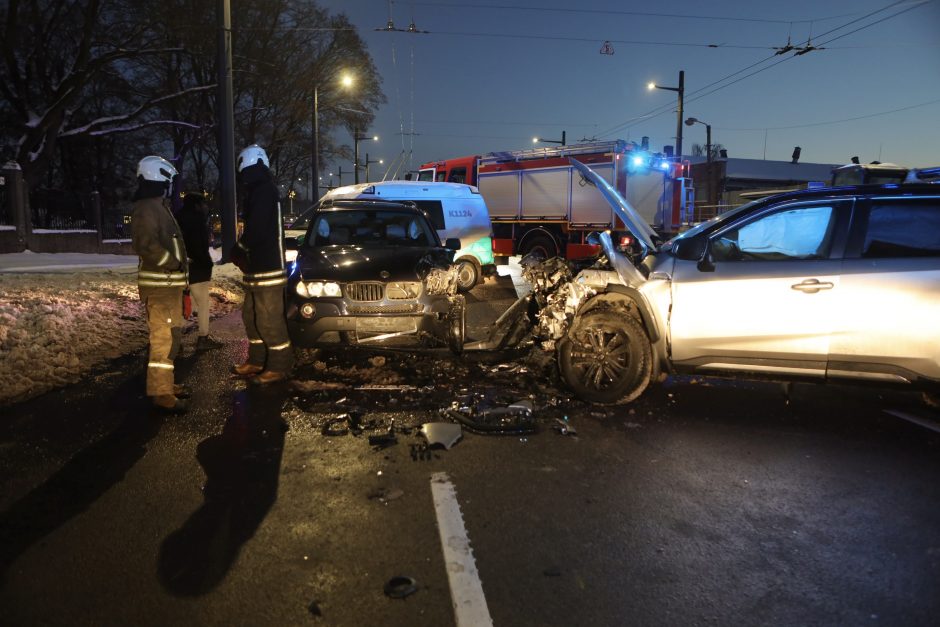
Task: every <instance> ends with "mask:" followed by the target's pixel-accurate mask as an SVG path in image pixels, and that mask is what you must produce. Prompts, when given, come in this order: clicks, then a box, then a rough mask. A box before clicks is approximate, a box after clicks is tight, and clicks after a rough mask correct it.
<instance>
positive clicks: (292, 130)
mask: <svg viewBox="0 0 940 627" xmlns="http://www.w3.org/2000/svg"><path fill="white" fill-rule="evenodd" d="M233 10H234V13H233V16H232V21H233V35H234V37H233V49H234V55H235V63H234V65H235V74H234V79H235V80H234V82H235V114H236V118H235V119H236V142H237V143H241V144H245V143H248V142H251V141H258V142H259V143H262V144H264V145H265V147H266V148H268V150H269V152H270V153H271V156H272V159H273V160H274V161H275V164H276V168H277V169H278V171H283V173H284V176H285V178H286V177H287V176H290V177H293V176H294V175H295V174H296V173H299V172H306V171H307V168H306V165H307V164H309V146H310V138H311V135H310V134H311V132H312V125H311V109H310V107H311V103H312V92H313V86H314V85H315V84H318V83H319V84H320V85H327V84H329V83H330V81H331V78H330V74H331V72H334V71H336V68H350V69H352V70H353V71H354V72H355V73H356V74H357V75H358V76H359V81H358V85H359V86H360V87H359V88H358V89H357V90H356V92H355V95H354V96H353V98H354V99H353V100H352V101H351V105H352V106H350V107H349V108H351V109H355V110H359V111H365V112H366V114H365V115H364V116H362V115H359V114H352V113H348V112H343V111H341V110H329V109H327V110H325V111H324V115H323V116H322V117H321V119H320V124H321V145H322V146H323V150H322V151H321V154H323V155H324V157H325V158H327V159H329V158H331V157H332V156H333V153H334V152H336V151H342V150H343V149H344V147H342V146H334V145H333V144H332V143H331V142H330V141H329V138H330V134H329V132H330V130H331V128H333V127H335V126H337V125H343V126H347V127H350V128H352V127H353V126H354V125H356V123H357V121H356V120H354V119H353V118H352V117H351V116H353V115H359V117H360V118H362V120H359V122H360V123H361V122H362V121H363V120H364V121H367V122H371V118H372V113H371V111H373V110H374V109H375V108H376V107H377V106H378V105H379V104H381V103H382V102H384V96H383V95H382V92H381V89H380V84H381V81H380V79H379V77H378V76H377V73H376V71H375V68H374V66H373V64H372V60H371V58H370V57H369V55H368V52H367V51H366V48H365V44H364V43H363V42H362V40H361V39H360V38H359V36H358V34H356V32H355V29H354V28H353V27H352V26H351V25H350V24H349V21H348V19H347V18H346V17H345V16H344V15H339V16H330V15H329V14H328V13H327V12H326V11H324V10H323V9H321V8H319V7H317V6H316V5H315V4H314V3H313V2H310V1H309V0H240V1H239V2H237V3H233ZM3 20H4V23H3V24H2V29H0V30H2V35H3V39H2V41H0V54H2V59H0V94H2V95H3V99H2V100H0V145H2V146H4V147H6V151H7V152H8V154H7V155H4V157H6V158H14V159H16V160H17V161H18V162H19V163H20V166H21V167H22V169H23V171H24V176H25V178H26V180H27V182H28V183H29V184H30V185H31V186H35V185H36V184H37V183H38V182H39V181H40V180H43V178H44V177H45V180H46V181H47V183H48V184H52V183H54V182H55V183H63V182H65V181H69V182H71V183H72V184H73V185H74V184H75V181H76V180H78V179H83V180H94V181H100V180H102V179H103V178H106V177H117V176H120V177H123V180H133V177H132V176H130V177H127V172H126V170H130V169H131V168H132V167H133V164H136V162H137V160H138V159H139V157H140V156H141V155H142V154H146V152H159V153H160V154H167V156H172V158H173V159H175V160H176V161H177V163H178V164H179V166H180V167H181V169H182V168H184V167H185V168H186V170H187V172H188V173H191V174H192V176H193V178H194V179H195V181H196V184H197V185H200V186H207V187H212V186H213V185H214V177H215V170H216V167H215V166H216V164H217V162H218V148H217V143H216V142H217V132H216V131H217V118H218V115H217V109H218V106H217V102H216V94H215V77H216V75H217V65H216V64H217V59H216V55H215V42H216V35H217V25H216V21H217V20H216V15H215V3H211V2H206V1H205V0H165V1H163V2H161V3H157V4H154V3H147V2H144V1H143V0H9V1H8V3H7V8H6V12H5V13H4V14H3ZM321 93H322V92H321ZM323 140H326V141H323ZM169 151H172V155H169V154H168V152H169ZM275 164H272V165H275ZM115 173H118V174H115Z"/></svg>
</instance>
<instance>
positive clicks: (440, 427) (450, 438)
mask: <svg viewBox="0 0 940 627" xmlns="http://www.w3.org/2000/svg"><path fill="white" fill-rule="evenodd" d="M421 435H423V436H424V437H425V439H427V441H428V446H433V445H435V444H440V445H441V446H443V447H444V448H445V449H447V450H450V448H451V447H452V446H453V445H454V444H456V443H457V440H459V439H460V438H462V437H463V431H462V430H461V428H460V425H455V424H453V423H450V422H426V423H424V424H423V425H421Z"/></svg>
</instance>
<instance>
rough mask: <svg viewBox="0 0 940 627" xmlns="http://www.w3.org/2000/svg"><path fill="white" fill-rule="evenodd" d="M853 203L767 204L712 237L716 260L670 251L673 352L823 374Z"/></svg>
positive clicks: (697, 360) (711, 362)
mask: <svg viewBox="0 0 940 627" xmlns="http://www.w3.org/2000/svg"><path fill="white" fill-rule="evenodd" d="M851 204H852V203H851V201H847V200H830V199H826V200H816V201H813V202H799V203H787V204H782V205H771V206H769V207H767V208H765V209H763V210H760V211H759V212H757V213H754V214H750V215H747V216H742V217H741V218H740V219H738V220H735V221H734V222H732V223H731V224H728V225H727V226H725V227H724V228H722V229H721V230H719V231H718V232H716V233H715V234H713V235H712V236H711V237H710V240H709V253H710V257H711V261H712V264H711V265H712V268H713V269H709V268H707V267H706V268H702V267H700V266H699V264H698V262H695V261H682V260H677V261H676V265H675V272H674V275H673V282H672V290H673V294H672V313H671V317H670V321H669V332H670V340H671V347H672V360H673V362H674V363H675V364H676V365H687V366H694V367H698V368H703V369H716V370H745V371H758V372H781V373H788V374H794V373H799V374H803V375H809V376H818V377H823V376H825V371H826V360H827V356H828V353H829V339H830V333H831V331H832V329H833V325H834V317H833V316H834V314H835V302H836V300H835V299H836V295H837V293H838V290H839V270H840V261H839V257H840V256H841V251H842V247H843V246H844V240H845V230H846V225H847V224H848V218H849V213H850V209H851Z"/></svg>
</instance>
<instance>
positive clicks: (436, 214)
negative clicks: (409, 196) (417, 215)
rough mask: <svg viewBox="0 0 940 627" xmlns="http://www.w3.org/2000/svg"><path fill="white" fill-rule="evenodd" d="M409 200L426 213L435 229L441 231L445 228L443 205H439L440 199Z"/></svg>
mask: <svg viewBox="0 0 940 627" xmlns="http://www.w3.org/2000/svg"><path fill="white" fill-rule="evenodd" d="M411 202H413V203H414V204H415V205H417V206H418V209H420V210H421V211H423V212H425V213H426V214H428V218H429V219H430V220H431V225H432V226H433V227H434V230H435V231H441V230H443V229H444V228H445V225H444V207H443V205H441V201H440V200H413V201H411Z"/></svg>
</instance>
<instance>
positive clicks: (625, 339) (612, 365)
mask: <svg viewBox="0 0 940 627" xmlns="http://www.w3.org/2000/svg"><path fill="white" fill-rule="evenodd" d="M652 365H653V351H652V348H651V347H650V342H649V339H648V338H647V337H646V333H645V332H644V331H643V327H641V326H640V323H639V322H637V321H636V319H635V318H633V317H632V316H630V315H629V314H626V313H623V312H614V311H610V310H597V311H591V312H588V313H587V314H585V315H584V317H583V318H581V321H580V323H578V325H577V326H576V327H575V328H572V329H571V330H570V331H569V332H568V335H567V337H565V338H564V339H563V340H562V341H561V342H559V345H558V369H559V370H560V371H561V376H562V379H564V381H565V383H566V384H567V385H568V387H570V388H571V389H572V390H573V391H574V393H575V394H576V395H577V396H578V397H579V398H581V399H582V400H585V401H588V402H591V403H599V404H602V405H609V404H614V403H628V402H630V401H632V400H634V399H635V398H637V397H638V396H639V395H640V394H642V393H643V391H644V390H646V387H647V386H648V385H649V382H650V376H651V374H652Z"/></svg>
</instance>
